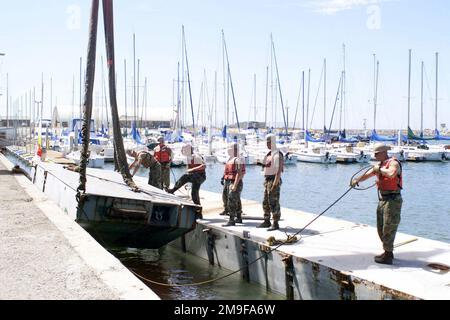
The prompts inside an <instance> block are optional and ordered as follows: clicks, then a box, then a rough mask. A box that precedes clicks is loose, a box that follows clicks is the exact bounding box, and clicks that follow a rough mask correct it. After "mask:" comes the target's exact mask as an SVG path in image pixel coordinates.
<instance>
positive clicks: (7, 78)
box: [6, 73, 9, 128]
mask: <svg viewBox="0 0 450 320" xmlns="http://www.w3.org/2000/svg"><path fill="white" fill-rule="evenodd" d="M6 127H7V128H9V74H8V73H7V74H6Z"/></svg>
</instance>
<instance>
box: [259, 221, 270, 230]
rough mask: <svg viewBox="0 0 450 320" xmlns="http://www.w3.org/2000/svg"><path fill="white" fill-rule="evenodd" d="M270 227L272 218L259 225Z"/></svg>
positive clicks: (260, 226)
mask: <svg viewBox="0 0 450 320" xmlns="http://www.w3.org/2000/svg"><path fill="white" fill-rule="evenodd" d="M268 227H270V220H266V219H265V220H264V222H263V223H261V224H260V225H259V226H257V228H268Z"/></svg>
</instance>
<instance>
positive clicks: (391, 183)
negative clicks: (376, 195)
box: [377, 158, 403, 191]
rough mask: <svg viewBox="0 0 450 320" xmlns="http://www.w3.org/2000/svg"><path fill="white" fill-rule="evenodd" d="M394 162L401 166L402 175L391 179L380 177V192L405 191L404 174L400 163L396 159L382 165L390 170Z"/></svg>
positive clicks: (378, 183)
mask: <svg viewBox="0 0 450 320" xmlns="http://www.w3.org/2000/svg"><path fill="white" fill-rule="evenodd" d="M392 161H397V162H398V163H399V165H400V173H399V174H396V175H395V176H394V177H392V178H389V177H386V176H383V175H381V174H380V175H379V176H378V181H377V185H378V189H379V190H380V191H400V190H402V189H403V172H402V166H401V164H400V162H399V161H398V160H397V159H395V158H390V159H388V160H387V161H385V162H384V163H383V164H382V166H381V167H382V168H385V169H388V168H389V166H390V165H391V162H392Z"/></svg>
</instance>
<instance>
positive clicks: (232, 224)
mask: <svg viewBox="0 0 450 320" xmlns="http://www.w3.org/2000/svg"><path fill="white" fill-rule="evenodd" d="M235 225H236V223H235V222H234V221H233V220H231V219H230V220H229V221H228V222H227V223H225V224H223V225H222V227H234V226H235Z"/></svg>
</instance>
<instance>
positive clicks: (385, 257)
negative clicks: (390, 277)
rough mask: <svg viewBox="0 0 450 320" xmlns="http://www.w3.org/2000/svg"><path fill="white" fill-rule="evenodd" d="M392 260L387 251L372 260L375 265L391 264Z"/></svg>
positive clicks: (391, 255) (390, 253)
mask: <svg viewBox="0 0 450 320" xmlns="http://www.w3.org/2000/svg"><path fill="white" fill-rule="evenodd" d="M393 259H394V254H393V253H392V252H389V251H385V252H384V253H383V254H381V255H379V256H376V257H375V258H374V260H375V262H376V263H381V264H392V260H393Z"/></svg>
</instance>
